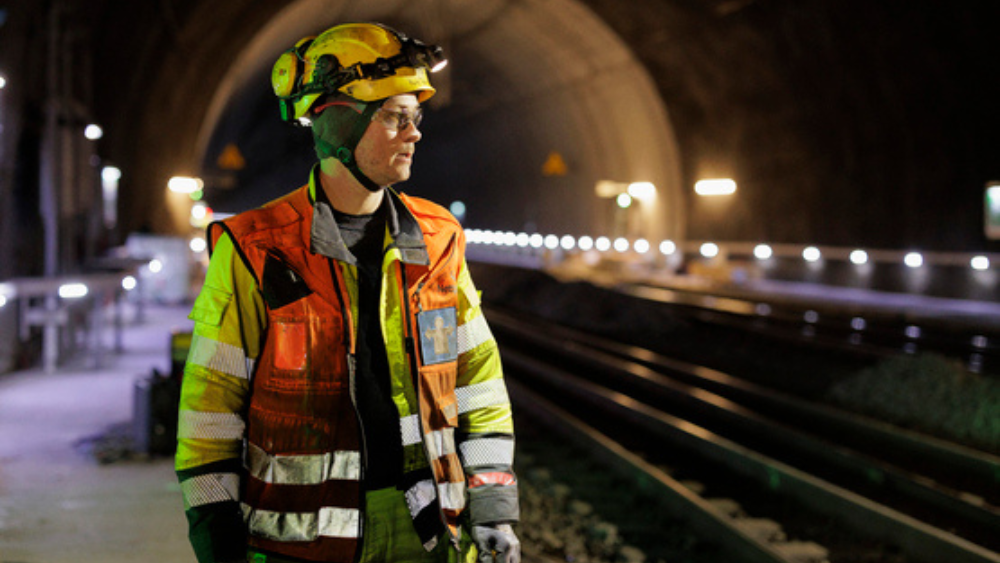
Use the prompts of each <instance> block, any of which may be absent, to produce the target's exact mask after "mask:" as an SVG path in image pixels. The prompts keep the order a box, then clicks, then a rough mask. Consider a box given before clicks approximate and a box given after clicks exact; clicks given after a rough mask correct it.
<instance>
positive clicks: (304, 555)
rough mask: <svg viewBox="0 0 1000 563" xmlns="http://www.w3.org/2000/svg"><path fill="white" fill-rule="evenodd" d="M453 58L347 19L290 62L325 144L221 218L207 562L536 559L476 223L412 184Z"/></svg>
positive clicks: (206, 291) (200, 529)
mask: <svg viewBox="0 0 1000 563" xmlns="http://www.w3.org/2000/svg"><path fill="white" fill-rule="evenodd" d="M443 61H444V59H443V57H442V52H441V49H440V48H439V47H433V46H428V45H425V44H423V43H421V42H419V41H416V40H414V39H411V38H409V37H406V36H404V35H403V34H401V33H398V32H396V31H394V30H392V29H390V28H388V27H385V26H382V25H377V24H347V25H338V26H336V27H333V28H331V29H328V30H327V31H325V32H323V33H322V34H320V35H319V36H318V37H315V38H306V39H304V40H302V41H300V42H299V43H298V44H297V45H295V46H294V47H293V48H292V49H290V50H289V51H288V52H286V53H284V54H282V55H281V57H280V58H279V59H278V61H277V62H276V63H275V66H274V69H273V73H272V85H273V87H274V90H275V93H276V94H277V97H278V100H279V104H280V109H281V116H282V118H283V119H285V120H286V121H289V122H292V123H299V124H303V125H305V124H308V125H309V126H310V127H311V128H312V134H313V137H314V139H315V150H316V153H317V155H318V159H319V162H318V164H317V165H316V166H314V168H313V170H312V171H311V173H310V175H309V179H308V182H306V184H305V185H304V186H302V187H300V188H299V189H297V190H294V191H292V192H291V193H289V194H287V195H285V196H284V197H281V198H279V199H276V200H274V201H272V202H270V203H268V204H266V205H264V206H263V207H261V208H259V209H255V210H251V211H248V212H245V213H242V214H239V215H236V216H234V217H231V218H229V219H226V220H225V221H222V222H217V223H213V224H211V225H210V226H209V229H208V231H209V235H210V236H209V240H210V241H211V250H212V254H211V261H210V264H209V267H208V272H207V274H206V279H205V284H204V287H203V289H202V291H201V293H200V294H199V296H198V298H197V299H196V301H195V302H194V306H193V309H192V311H191V315H190V318H191V319H193V320H194V321H195V325H194V337H193V340H192V344H191V351H190V355H189V357H188V360H187V364H186V366H185V370H184V381H183V389H182V393H181V402H180V413H179V428H178V446H177V457H176V469H177V474H178V477H179V479H180V483H181V489H182V490H183V493H184V501H185V510H186V514H187V517H188V521H189V523H190V539H191V543H192V545H193V546H194V550H195V552H196V554H197V557H198V561H199V562H201V563H209V562H212V563H216V562H231V561H255V562H258V561H260V562H264V561H273V562H286V561H336V562H341V563H352V562H355V561H358V562H362V563H364V562H369V561H371V562H374V561H407V562H409V561H434V562H443V561H473V560H475V559H476V558H477V556H478V561H479V562H480V563H488V562H497V563H500V562H502V563H517V562H518V561H519V560H520V545H519V543H518V539H517V537H516V536H515V534H514V532H513V530H512V527H511V525H512V524H514V523H516V522H517V519H518V502H517V481H516V478H515V475H514V472H513V470H512V464H513V456H514V437H513V425H512V421H511V408H510V402H509V399H508V396H507V391H506V387H505V385H504V380H503V374H502V371H501V365H500V357H499V354H498V352H497V345H496V342H495V340H494V338H493V335H492V334H491V332H490V329H489V327H488V326H487V324H486V320H485V318H484V317H483V312H482V309H481V308H480V301H479V295H478V292H477V291H476V288H475V286H474V285H473V282H472V279H471V278H470V276H469V269H468V266H467V264H466V261H465V238H464V235H463V231H462V228H461V226H460V225H459V223H458V222H457V221H456V220H455V219H454V218H453V217H452V216H451V215H450V214H449V213H448V212H447V211H446V210H444V209H443V208H441V207H440V206H438V205H435V204H433V203H430V202H429V201H426V200H423V199H419V198H415V197H410V196H407V195H403V194H401V193H399V192H397V191H396V190H395V189H393V187H392V186H393V185H394V184H396V183H398V182H402V181H404V180H406V179H407V178H409V176H410V165H411V163H412V161H413V155H414V148H415V147H416V145H417V142H418V141H420V138H421V132H420V130H419V129H418V126H419V125H420V121H421V115H422V113H421V103H422V102H425V101H427V99H428V98H430V97H431V96H433V95H434V92H435V90H434V88H433V86H431V83H430V80H429V78H428V72H429V71H430V70H432V69H434V68H435V67H436V66H438V65H440V64H441V63H442V62H443ZM477 554H478V555H477Z"/></svg>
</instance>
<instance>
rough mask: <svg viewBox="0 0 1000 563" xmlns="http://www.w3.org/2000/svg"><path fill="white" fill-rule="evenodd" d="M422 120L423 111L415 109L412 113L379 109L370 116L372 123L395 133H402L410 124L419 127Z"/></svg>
mask: <svg viewBox="0 0 1000 563" xmlns="http://www.w3.org/2000/svg"><path fill="white" fill-rule="evenodd" d="M423 119H424V111H423V110H422V109H421V108H417V109H416V111H413V112H412V113H411V112H405V111H393V110H391V109H385V108H379V109H378V111H376V112H375V114H374V115H372V121H378V122H379V123H381V124H382V125H385V126H386V127H388V128H389V129H395V130H397V131H403V130H404V129H406V128H407V127H409V126H410V124H411V123H412V124H413V125H414V126H416V127H420V122H421V121H423Z"/></svg>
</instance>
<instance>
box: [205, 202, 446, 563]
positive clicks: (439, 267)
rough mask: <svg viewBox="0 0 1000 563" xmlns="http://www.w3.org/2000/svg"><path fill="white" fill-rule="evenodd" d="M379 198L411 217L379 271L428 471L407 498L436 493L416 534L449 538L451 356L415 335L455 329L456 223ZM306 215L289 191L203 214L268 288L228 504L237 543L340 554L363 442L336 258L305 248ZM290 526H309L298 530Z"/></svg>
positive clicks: (308, 208) (354, 534) (356, 504)
mask: <svg viewBox="0 0 1000 563" xmlns="http://www.w3.org/2000/svg"><path fill="white" fill-rule="evenodd" d="M386 197H391V198H398V199H396V200H395V202H396V203H398V202H402V203H403V204H404V205H405V209H406V210H408V211H409V214H407V215H403V214H400V216H399V218H398V220H399V221H400V222H401V223H403V222H407V221H408V222H410V223H411V224H410V225H409V227H411V228H409V229H407V228H403V229H401V235H400V236H398V237H397V238H396V240H395V242H394V244H395V245H396V246H397V248H398V250H399V251H400V256H401V257H402V258H401V260H397V261H395V262H394V263H393V264H392V265H391V266H390V267H392V268H396V272H397V275H396V276H395V279H396V280H398V282H399V283H398V284H397V285H396V287H388V288H383V291H396V292H400V293H399V302H400V303H403V308H404V309H405V310H404V311H402V312H401V315H400V317H401V318H402V319H403V322H402V330H403V339H404V342H405V343H406V351H405V352H406V355H407V356H408V364H407V365H409V366H410V369H411V376H412V375H413V373H416V376H415V377H414V378H413V382H412V384H413V385H414V386H415V390H416V394H417V397H418V404H419V408H418V414H419V417H418V418H419V432H420V435H421V437H420V440H421V441H422V442H423V443H424V450H425V453H426V454H427V464H428V465H429V468H430V470H429V474H430V475H432V478H431V480H424V481H419V482H413V483H411V484H410V490H409V491H408V496H409V495H417V496H419V495H421V494H423V495H424V496H426V495H427V494H428V490H429V491H430V493H429V494H431V495H434V494H437V495H438V496H439V497H441V496H446V497H448V498H447V499H443V498H440V499H439V500H438V501H437V502H434V503H432V504H430V505H427V506H423V507H421V508H422V510H420V511H419V512H418V513H416V514H413V516H414V523H415V525H416V527H417V532H418V534H419V535H420V537H421V540H422V541H424V542H425V545H428V542H430V545H433V541H434V538H436V537H437V536H438V535H439V533H440V532H441V531H442V529H443V528H444V527H445V526H446V527H447V529H448V531H449V535H450V536H451V538H452V539H453V541H454V540H455V538H457V537H458V517H459V514H460V513H461V511H462V510H463V509H464V502H465V501H464V494H465V488H464V487H465V474H464V472H463V469H462V465H461V462H460V459H459V455H458V452H457V451H456V446H455V436H454V430H455V428H456V427H457V426H458V406H457V400H456V395H455V382H456V374H457V361H456V358H455V357H454V354H452V355H449V354H447V353H445V354H443V356H442V357H444V358H445V359H444V360H443V361H442V360H441V359H440V358H439V357H438V355H436V354H437V353H438V352H441V350H434V348H435V346H430V347H429V348H427V347H425V346H420V345H418V344H417V343H421V342H422V340H424V341H426V340H428V339H430V341H432V342H443V341H444V340H443V338H444V337H445V336H448V335H449V333H448V330H452V331H454V330H455V327H456V325H455V321H454V308H456V307H457V304H458V289H457V285H458V279H459V273H460V268H461V267H462V266H463V264H464V260H463V256H464V248H463V245H464V238H463V237H461V236H459V235H460V231H459V230H460V229H461V227H460V225H458V224H457V222H455V221H454V219H453V218H451V217H450V216H449V215H448V214H446V213H442V211H441V208H440V207H438V206H437V205H435V204H432V203H430V202H427V201H424V200H421V199H417V198H411V197H407V196H399V195H396V194H395V193H393V192H391V191H388V190H387V191H386ZM400 207H402V206H400ZM313 212H314V208H313V205H312V203H311V202H310V200H309V193H308V187H303V188H301V189H299V190H296V191H294V192H292V193H291V194H289V195H287V196H285V197H283V198H280V199H278V200H275V201H274V202H272V203H270V204H268V205H266V206H265V207H262V208H260V209H257V210H253V211H249V212H246V213H243V214H240V215H237V216H235V217H233V218H230V219H228V220H226V221H225V222H224V223H222V224H218V223H216V224H214V225H213V227H212V228H211V229H210V233H211V238H212V241H213V245H214V243H215V241H217V240H218V239H219V237H220V236H221V235H222V233H223V232H227V233H228V234H229V236H230V238H231V239H232V241H233V243H234V245H235V247H236V249H237V252H238V253H240V255H241V257H242V258H243V260H244V262H245V263H246V264H247V266H248V269H249V270H250V271H251V273H252V274H253V276H254V277H255V279H256V281H257V284H258V287H260V288H262V291H263V292H264V294H265V296H268V295H273V296H275V297H274V299H272V300H271V301H270V302H268V307H267V326H268V328H267V331H266V334H265V336H264V342H263V346H262V348H261V353H260V357H259V358H258V359H257V363H256V367H255V369H254V375H253V379H252V391H251V395H250V396H251V400H250V402H249V408H248V412H247V413H246V436H247V442H248V443H247V454H246V455H247V466H248V473H249V474H248V477H247V479H246V482H245V484H244V488H243V494H242V503H243V511H244V517H245V518H246V520H247V524H248V530H249V533H250V536H249V543H250V545H251V546H252V547H255V548H258V549H261V550H266V551H270V552H274V553H279V554H284V555H288V556H291V557H298V558H303V559H309V560H322V561H343V562H345V563H347V562H350V561H353V560H354V556H355V553H356V551H357V550H358V549H359V541H358V540H359V538H360V527H361V517H360V511H361V508H362V506H361V504H362V498H363V491H362V481H361V479H360V478H359V472H361V471H362V469H361V467H362V465H363V463H362V462H361V460H360V455H361V454H360V452H362V451H363V445H362V444H361V443H360V442H361V432H360V427H359V420H358V415H357V410H356V409H355V405H354V403H353V401H352V395H351V393H352V389H353V385H354V376H355V374H354V356H353V354H354V347H355V336H356V335H355V331H354V328H353V327H354V320H353V318H352V313H351V304H350V296H349V294H348V291H347V289H346V287H347V283H346V280H345V278H344V276H345V271H344V270H345V268H344V266H343V265H342V264H341V263H340V262H338V261H337V260H334V259H332V258H330V257H328V256H323V255H321V254H318V253H315V252H314V251H313V250H314V249H310V248H309V243H310V232H311V229H312V222H313ZM414 221H415V223H416V224H415V225H413V224H412V223H413V222H414ZM401 226H404V227H405V226H406V225H401ZM448 311H451V313H450V314H451V315H452V316H451V317H450V321H449V320H448V319H449V317H448V314H449V313H448ZM384 329H385V330H393V329H394V327H391V326H387V327H385V328H384ZM435 331H441V332H435ZM421 332H425V333H426V335H425V338H423V339H422V338H421ZM439 335H441V338H436V337H438V336H439ZM425 348H426V349H425ZM426 471H427V470H426V469H425V472H426ZM428 487H430V488H429V489H428ZM449 490H450V491H454V493H448V492H447V491H449ZM297 527H300V528H301V529H303V530H305V529H317V528H318V529H319V530H320V533H319V534H318V535H316V536H315V537H312V536H309V537H305V536H299V535H297V533H296V529H297Z"/></svg>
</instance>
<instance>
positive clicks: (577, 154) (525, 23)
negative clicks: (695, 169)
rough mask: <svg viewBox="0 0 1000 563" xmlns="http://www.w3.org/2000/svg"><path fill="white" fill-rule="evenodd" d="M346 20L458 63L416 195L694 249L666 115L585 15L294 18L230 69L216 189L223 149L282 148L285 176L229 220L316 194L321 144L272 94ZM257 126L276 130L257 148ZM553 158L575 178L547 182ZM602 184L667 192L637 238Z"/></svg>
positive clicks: (292, 14) (435, 118)
mask: <svg viewBox="0 0 1000 563" xmlns="http://www.w3.org/2000/svg"><path fill="white" fill-rule="evenodd" d="M345 21H383V22H385V23H387V24H389V25H393V26H396V27H398V28H399V29H400V30H402V31H404V32H406V33H408V34H410V35H413V36H415V37H418V38H421V39H423V40H425V41H427V42H433V43H439V44H442V45H443V46H444V47H445V50H446V53H447V54H448V56H449V59H450V62H451V64H449V66H448V68H446V69H445V71H443V72H442V73H439V74H438V75H434V77H433V80H434V83H435V86H437V87H438V89H439V92H438V95H437V96H435V98H433V99H432V100H431V103H430V104H429V105H430V108H429V109H430V115H429V118H428V119H427V120H426V121H425V124H424V125H423V126H422V130H423V132H424V140H422V141H421V143H420V144H419V145H418V151H417V159H416V162H415V164H414V178H413V179H412V180H410V181H409V182H407V183H406V184H404V185H402V186H401V188H402V189H403V190H404V191H408V192H411V193H414V194H415V195H421V196H426V197H429V198H430V199H432V200H435V201H438V202H439V203H442V204H444V205H447V204H448V203H449V202H450V201H453V200H463V201H464V202H466V203H467V204H468V208H469V211H468V220H467V225H468V226H471V227H480V228H491V229H504V230H521V229H528V230H538V231H540V232H555V233H572V234H584V233H589V234H594V233H596V234H608V235H617V234H623V235H625V234H627V235H631V236H640V235H641V236H647V237H651V238H657V237H665V236H672V237H678V236H682V235H683V232H684V224H683V213H682V208H683V202H682V194H681V191H680V176H681V175H680V170H679V160H678V151H677V145H676V140H675V137H674V134H673V130H672V128H671V124H670V120H669V118H668V113H667V110H666V108H665V107H664V104H663V101H662V99H661V98H660V96H659V93H658V92H657V90H656V87H655V84H654V83H653V81H652V80H651V79H650V77H649V75H648V72H647V71H646V69H645V68H644V67H643V66H642V65H641V64H640V63H639V61H638V60H637V58H636V57H635V56H634V55H633V53H632V52H631V51H630V50H629V48H628V47H627V46H626V45H625V43H624V42H623V41H622V40H621V39H620V38H619V37H618V36H616V35H615V33H614V32H613V31H612V30H610V29H609V28H608V27H607V25H606V24H605V23H604V22H603V21H602V20H600V19H599V18H597V17H596V16H595V15H594V14H593V13H592V12H591V11H590V10H589V9H588V8H587V7H586V6H584V5H582V4H581V3H580V2H578V1H577V0H492V1H482V0H481V1H478V2H476V3H475V4H474V5H473V4H470V3H468V2H462V1H459V0H440V1H438V2H436V3H433V4H432V5H431V6H430V9H429V7H428V5H427V4H426V3H420V4H419V5H418V4H417V3H412V2H406V1H398V0H376V1H369V2H365V3H357V2H347V1H341V2H330V1H329V0H299V1H298V2H294V3H292V4H289V5H288V6H287V7H286V8H285V9H284V10H282V11H281V12H280V13H278V14H277V15H276V16H275V17H274V18H272V19H271V20H270V22H269V23H268V24H267V25H266V26H265V27H263V28H261V29H260V30H259V31H258V32H257V33H256V34H255V36H254V37H253V40H252V41H250V42H248V44H247V46H246V48H245V49H243V50H242V52H241V53H240V55H239V57H238V58H237V60H236V61H235V63H234V64H232V65H230V66H229V67H228V69H227V71H226V73H225V74H224V76H223V78H222V80H221V81H220V85H219V87H218V88H217V89H216V90H215V92H214V94H213V95H212V98H211V102H210V104H209V107H208V111H207V112H206V115H205V118H204V119H203V121H202V123H201V126H200V131H199V134H198V142H197V145H196V146H197V150H196V151H195V152H196V153H197V154H196V158H198V159H199V161H200V162H201V163H202V164H203V166H204V168H205V169H207V170H203V172H204V173H205V174H206V175H208V176H209V177H211V175H212V172H211V170H210V169H211V168H212V167H213V163H214V161H215V159H216V158H217V156H218V151H219V150H220V148H221V146H223V145H225V144H228V143H235V144H237V146H240V145H241V142H242V141H241V138H238V137H241V136H243V135H246V136H249V137H254V136H256V137H258V138H259V137H267V138H268V141H267V142H263V141H262V142H261V145H262V146H263V147H264V148H263V150H259V151H258V153H257V154H254V155H253V159H252V160H253V164H252V166H253V167H255V168H254V170H259V171H262V170H264V169H281V170H283V172H282V173H281V174H264V173H263V172H261V173H259V174H253V173H251V174H247V175H243V176H242V177H241V185H240V187H239V188H238V189H239V190H241V192H242V191H245V192H246V193H245V194H244V195H245V196H246V197H239V196H237V194H235V193H230V194H228V195H229V197H228V198H224V200H225V201H226V202H227V203H225V206H226V207H228V209H225V208H224V209H220V210H222V211H229V210H232V211H238V210H241V209H238V207H240V205H241V204H242V205H247V206H253V205H258V204H260V203H262V202H263V201H267V200H268V199H271V198H273V197H277V196H279V195H281V194H282V193H284V192H285V191H287V190H289V189H291V188H292V187H294V186H297V185H299V184H301V183H302V180H303V179H304V178H305V172H306V170H307V168H305V167H307V166H308V164H307V163H308V161H311V160H312V155H311V154H309V151H308V148H306V149H305V150H303V147H308V144H307V142H306V143H303V136H305V138H306V140H307V137H308V133H307V132H305V131H302V130H298V131H296V130H293V128H291V127H288V126H285V125H284V124H281V123H279V122H278V118H277V109H276V104H275V102H274V99H273V96H272V95H271V94H270V91H269V86H268V87H264V86H263V85H264V84H266V81H267V76H268V74H269V72H270V67H271V64H272V63H273V61H274V60H275V58H276V57H277V56H278V54H280V52H281V51H283V50H285V49H287V48H288V47H289V46H290V45H292V44H294V42H295V41H297V40H298V39H299V38H301V37H304V36H307V35H315V34H316V33H318V32H319V31H322V30H323V29H325V28H326V27H329V26H331V25H334V24H336V23H341V22H345ZM261 108H264V109H263V110H262V109H261ZM261 112H263V113H261ZM248 122H250V123H258V122H259V123H260V125H254V126H253V127H259V128H261V131H258V132H257V133H256V135H255V134H253V133H248V132H247V127H248V126H247V123H248ZM265 130H266V133H264V132H263V131H265ZM239 131H242V133H240V132H239ZM284 137H296V138H297V139H298V140H297V141H293V142H286V141H284V140H281V139H282V138H284ZM267 147H271V148H267ZM276 147H289V148H288V149H287V150H288V151H297V152H298V154H297V155H293V156H294V157H293V158H289V155H288V154H287V152H283V151H282V149H281V148H276ZM242 148H243V147H241V149H242ZM303 152H304V153H305V154H304V155H302V153H303ZM553 153H556V154H558V155H559V156H560V157H561V158H562V159H563V161H564V162H565V163H566V170H567V172H566V174H565V175H562V176H559V175H557V176H552V175H548V176H547V175H544V174H543V173H542V169H543V165H544V163H545V162H546V160H547V159H548V158H549V156H550V155H552V154H553ZM248 168H250V167H248ZM304 168H305V169H304ZM255 178H256V180H257V181H256V184H257V185H252V184H254V183H255ZM601 180H611V181H616V182H621V183H628V182H637V181H646V182H652V183H654V184H655V185H656V186H657V188H658V192H657V197H655V198H654V199H653V200H651V201H644V202H642V204H641V205H639V207H638V210H637V211H633V212H632V214H631V216H630V217H629V222H628V223H624V222H623V221H622V217H620V216H618V215H616V213H619V212H616V208H615V206H614V205H613V203H612V202H611V200H609V199H605V198H599V197H598V196H597V195H596V194H595V189H594V187H595V184H596V183H597V182H598V181H601ZM248 184H249V185H248ZM251 194H253V195H251ZM220 195H221V196H225V195H227V194H220ZM233 196H237V197H233ZM210 201H211V200H210Z"/></svg>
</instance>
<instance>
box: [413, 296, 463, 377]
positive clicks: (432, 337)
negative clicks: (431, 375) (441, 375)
mask: <svg viewBox="0 0 1000 563" xmlns="http://www.w3.org/2000/svg"><path fill="white" fill-rule="evenodd" d="M417 329H418V330H419V331H420V352H421V355H422V356H423V358H424V365H428V366H429V365H432V364H440V363H444V362H450V361H453V360H456V359H457V358H458V321H457V319H456V313H455V308H454V307H446V308H444V309H434V310H433V311H424V312H423V313H418V314H417Z"/></svg>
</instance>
